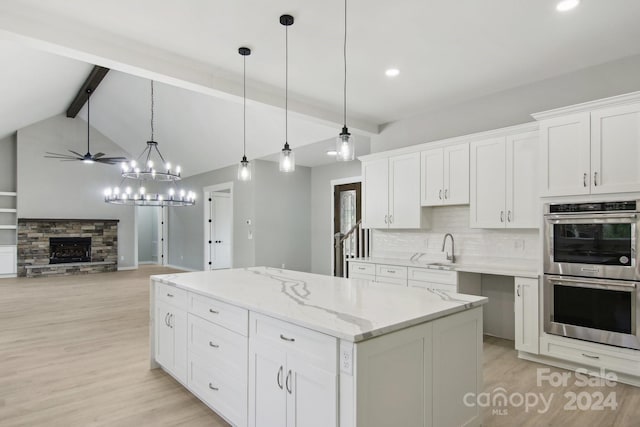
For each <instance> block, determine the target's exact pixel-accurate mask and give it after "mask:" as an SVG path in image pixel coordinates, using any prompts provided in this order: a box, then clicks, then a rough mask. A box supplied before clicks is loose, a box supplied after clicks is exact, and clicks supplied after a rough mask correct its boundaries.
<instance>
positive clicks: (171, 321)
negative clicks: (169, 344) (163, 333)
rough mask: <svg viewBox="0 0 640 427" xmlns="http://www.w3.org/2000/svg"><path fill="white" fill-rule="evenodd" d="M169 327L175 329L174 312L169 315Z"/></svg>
mask: <svg viewBox="0 0 640 427" xmlns="http://www.w3.org/2000/svg"><path fill="white" fill-rule="evenodd" d="M169 327H170V328H171V329H173V314H170V315H169Z"/></svg>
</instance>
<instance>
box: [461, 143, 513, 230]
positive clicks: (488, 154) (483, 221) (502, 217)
mask: <svg viewBox="0 0 640 427" xmlns="http://www.w3.org/2000/svg"><path fill="white" fill-rule="evenodd" d="M505 177H506V150H505V138H504V137H500V138H492V139H488V140H484V141H476V142H473V143H471V180H470V182H471V192H470V194H471V195H470V205H471V207H470V210H469V211H470V213H471V218H470V227H471V228H504V227H505V221H506V212H505Z"/></svg>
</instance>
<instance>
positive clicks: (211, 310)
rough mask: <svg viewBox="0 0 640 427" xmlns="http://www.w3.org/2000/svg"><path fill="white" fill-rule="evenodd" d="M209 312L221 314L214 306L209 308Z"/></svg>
mask: <svg viewBox="0 0 640 427" xmlns="http://www.w3.org/2000/svg"><path fill="white" fill-rule="evenodd" d="M209 313H211V314H220V312H219V311H215V310H214V309H213V308H210V309H209Z"/></svg>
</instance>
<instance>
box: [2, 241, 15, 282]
mask: <svg viewBox="0 0 640 427" xmlns="http://www.w3.org/2000/svg"><path fill="white" fill-rule="evenodd" d="M16 268H17V258H16V246H0V275H1V274H16Z"/></svg>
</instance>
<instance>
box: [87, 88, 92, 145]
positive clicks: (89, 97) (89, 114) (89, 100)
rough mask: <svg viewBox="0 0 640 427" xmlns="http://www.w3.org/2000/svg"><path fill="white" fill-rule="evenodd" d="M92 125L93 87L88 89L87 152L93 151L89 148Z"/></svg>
mask: <svg viewBox="0 0 640 427" xmlns="http://www.w3.org/2000/svg"><path fill="white" fill-rule="evenodd" d="M90 126H91V89H87V153H89V152H90V151H91V150H90V149H89V135H90Z"/></svg>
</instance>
